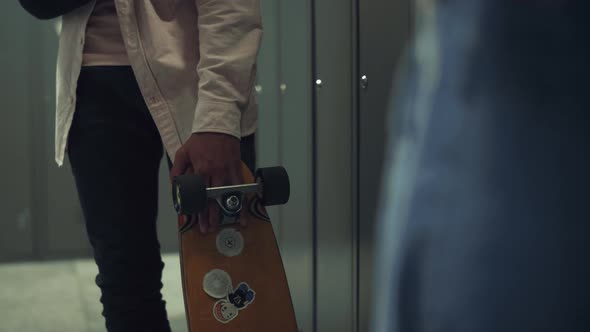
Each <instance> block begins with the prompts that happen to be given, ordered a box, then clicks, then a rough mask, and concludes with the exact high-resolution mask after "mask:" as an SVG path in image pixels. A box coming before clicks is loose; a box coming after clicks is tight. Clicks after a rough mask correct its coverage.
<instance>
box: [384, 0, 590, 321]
mask: <svg viewBox="0 0 590 332" xmlns="http://www.w3.org/2000/svg"><path fill="white" fill-rule="evenodd" d="M418 5H419V8H418V9H419V13H420V16H419V28H418V29H417V32H418V34H417V39H416V41H415V43H414V45H413V47H412V48H411V50H410V51H409V52H408V57H407V66H406V67H405V68H404V69H402V71H401V72H400V74H399V79H398V80H397V83H398V84H397V86H398V88H397V89H396V92H395V94H394V96H395V97H394V98H393V99H394V101H393V102H392V105H391V108H392V116H391V117H390V121H389V125H390V126H391V128H392V130H391V133H392V134H391V135H390V137H389V142H390V145H389V147H390V148H389V152H390V154H389V157H388V163H387V165H386V167H385V169H386V170H387V172H386V175H385V179H386V180H385V185H384V188H385V189H384V192H383V197H382V200H381V210H380V211H381V212H380V220H379V223H378V232H377V237H378V239H379V240H378V244H377V264H376V266H377V268H376V278H375V287H374V289H375V293H374V299H375V301H374V305H373V308H372V312H373V319H372V331H374V332H425V331H428V332H442V331H453V332H461V331H463V332H500V331H502V332H508V331H515V332H516V331H518V332H523V331H589V330H590V322H589V321H590V305H589V302H590V291H589V280H590V274H589V267H588V265H589V264H588V262H589V261H590V259H589V258H588V255H589V253H590V241H588V236H589V234H590V225H589V221H590V218H589V212H588V206H589V204H588V202H587V201H588V194H587V193H588V189H589V188H590V181H589V174H590V171H589V170H590V155H589V153H588V151H590V150H589V147H588V145H589V143H590V113H589V112H588V110H589V104H590V103H589V102H588V99H587V98H588V91H590V89H589V87H590V84H589V83H588V80H589V78H590V63H589V61H590V47H589V46H588V42H587V40H588V33H589V32H590V20H589V19H588V13H589V12H590V11H589V10H588V9H590V8H589V7H590V4H588V2H585V1H566V0H564V1H549V0H547V1H516V0H515V1H508V0H463V1H459V0H456V1H438V2H436V1H419V2H418Z"/></svg>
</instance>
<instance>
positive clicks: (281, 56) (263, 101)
mask: <svg viewBox="0 0 590 332" xmlns="http://www.w3.org/2000/svg"><path fill="white" fill-rule="evenodd" d="M310 5H311V1H310V0H306V1H290V0H281V1H274V0H262V13H263V25H264V37H263V42H262V49H261V52H260V57H259V61H258V83H259V85H258V89H257V90H258V103H259V109H260V110H259V129H258V133H257V142H258V144H257V147H258V166H259V167H260V166H274V165H283V166H285V167H286V168H287V171H288V172H289V177H290V180H291V199H290V201H289V203H288V204H287V205H285V206H281V207H276V208H271V209H269V213H270V214H271V218H272V220H273V226H274V228H275V232H276V235H277V240H278V242H279V247H280V249H281V255H282V257H283V263H284V265H285V270H286V273H287V279H288V281H289V286H290V289H291V296H292V298H293V305H294V307H295V314H296V316H297V322H298V324H299V329H300V330H301V331H305V332H308V331H309V332H311V331H312V328H313V327H312V326H313V289H314V287H313V236H312V232H313V219H312V218H313V214H312V204H313V196H312V189H311V188H312V139H311V137H312V135H311V133H312V117H311V115H312V110H311V105H312V103H311V89H312V86H311V27H310V26H311V10H310Z"/></svg>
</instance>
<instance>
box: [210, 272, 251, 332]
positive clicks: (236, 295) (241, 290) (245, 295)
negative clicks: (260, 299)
mask: <svg viewBox="0 0 590 332" xmlns="http://www.w3.org/2000/svg"><path fill="white" fill-rule="evenodd" d="M255 297H256V292H254V290H253V289H251V288H250V286H248V284H247V283H245V282H242V283H240V285H239V286H238V288H236V289H235V290H234V291H233V292H231V293H230V294H229V295H227V298H225V299H222V300H219V301H217V302H215V305H213V316H214V317H215V319H217V320H218V321H219V322H221V323H224V324H227V323H229V322H230V321H232V320H233V319H234V318H236V317H237V316H238V313H239V312H240V311H242V310H244V309H246V307H247V306H248V305H250V304H252V302H254V298H255Z"/></svg>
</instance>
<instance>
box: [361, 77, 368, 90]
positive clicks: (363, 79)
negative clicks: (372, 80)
mask: <svg viewBox="0 0 590 332" xmlns="http://www.w3.org/2000/svg"><path fill="white" fill-rule="evenodd" d="M368 87H369V78H368V77H367V75H363V76H361V88H362V89H363V90H366V89H367V88H368Z"/></svg>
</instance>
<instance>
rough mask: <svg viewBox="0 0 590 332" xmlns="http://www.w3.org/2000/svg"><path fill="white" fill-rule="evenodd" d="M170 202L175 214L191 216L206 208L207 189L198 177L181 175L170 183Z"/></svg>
mask: <svg viewBox="0 0 590 332" xmlns="http://www.w3.org/2000/svg"><path fill="white" fill-rule="evenodd" d="M172 200H173V201H174V208H175V209H176V213H178V214H181V215H193V214H197V213H199V212H201V210H203V209H204V208H205V207H206V206H207V187H206V186H205V183H204V182H203V178H201V177H200V176H198V175H181V176H177V177H176V178H174V181H173V183H172Z"/></svg>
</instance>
